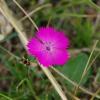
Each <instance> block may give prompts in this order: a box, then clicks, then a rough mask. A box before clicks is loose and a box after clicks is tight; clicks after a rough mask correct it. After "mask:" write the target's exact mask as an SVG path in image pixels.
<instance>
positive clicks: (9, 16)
mask: <svg viewBox="0 0 100 100" xmlns="http://www.w3.org/2000/svg"><path fill="white" fill-rule="evenodd" d="M0 11H1V12H2V14H3V15H4V16H5V17H6V18H7V20H8V21H9V22H10V23H11V24H12V26H13V27H14V28H15V29H16V31H17V32H18V36H19V38H20V40H21V42H22V44H23V46H24V48H25V49H26V50H27V48H26V44H27V42H28V41H27V38H26V36H25V32H24V29H23V27H22V24H21V23H20V22H18V21H17V20H16V19H15V18H14V17H13V15H12V12H11V10H9V8H8V7H7V5H6V3H5V1H4V0H0ZM40 67H41V68H42V70H43V71H44V73H45V74H46V76H47V77H48V78H49V80H50V82H51V83H52V85H53V86H54V88H55V90H56V91H57V92H58V93H59V95H60V97H61V98H62V100H67V97H66V96H65V94H64V92H63V91H62V89H61V87H60V85H59V84H58V82H57V81H56V80H55V78H54V77H53V75H52V74H51V72H50V71H49V70H48V69H46V68H45V67H44V66H43V65H40Z"/></svg>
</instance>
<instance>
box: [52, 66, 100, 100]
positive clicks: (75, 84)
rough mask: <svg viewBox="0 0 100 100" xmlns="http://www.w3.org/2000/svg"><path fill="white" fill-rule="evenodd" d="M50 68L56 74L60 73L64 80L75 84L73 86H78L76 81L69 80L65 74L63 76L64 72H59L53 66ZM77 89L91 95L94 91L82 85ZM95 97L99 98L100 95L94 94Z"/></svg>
mask: <svg viewBox="0 0 100 100" xmlns="http://www.w3.org/2000/svg"><path fill="white" fill-rule="evenodd" d="M52 69H53V70H54V71H55V72H56V73H57V74H58V75H60V76H61V77H62V78H64V79H65V80H67V81H68V82H69V83H71V84H72V85H73V86H75V87H77V86H78V84H77V83H75V82H74V81H72V80H70V79H69V78H68V77H67V76H65V75H64V74H62V73H61V72H59V71H58V70H57V69H55V68H53V67H52ZM79 89H80V90H81V91H83V92H84V93H87V94H89V95H91V96H93V95H94V93H92V92H90V91H88V90H87V89H85V88H83V87H82V86H79ZM95 97H96V98H98V99H100V96H99V95H97V94H96V95H95Z"/></svg>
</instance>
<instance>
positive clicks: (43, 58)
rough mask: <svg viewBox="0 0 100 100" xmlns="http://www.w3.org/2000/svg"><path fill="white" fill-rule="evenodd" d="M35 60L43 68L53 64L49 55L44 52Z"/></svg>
mask: <svg viewBox="0 0 100 100" xmlns="http://www.w3.org/2000/svg"><path fill="white" fill-rule="evenodd" d="M37 59H38V60H39V62H40V64H43V65H44V66H45V67H49V66H51V65H52V64H53V59H52V57H51V54H49V53H46V52H42V53H41V54H40V55H38V56H37Z"/></svg>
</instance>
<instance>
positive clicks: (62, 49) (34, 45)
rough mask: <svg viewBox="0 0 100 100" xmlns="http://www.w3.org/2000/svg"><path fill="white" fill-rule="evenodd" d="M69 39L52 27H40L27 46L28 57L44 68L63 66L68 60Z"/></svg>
mask: <svg viewBox="0 0 100 100" xmlns="http://www.w3.org/2000/svg"><path fill="white" fill-rule="evenodd" d="M68 46H69V39H68V37H67V36H65V34H64V33H63V32H61V31H57V30H56V29H54V28H52V27H40V28H39V30H38V31H37V32H36V34H35V36H34V37H33V38H32V39H30V40H29V42H28V44H27V48H28V52H29V54H30V55H32V56H34V57H36V59H37V60H38V61H39V63H40V64H42V65H44V66H45V67H50V66H53V65H64V64H65V63H66V62H67V61H68V59H69V57H70V56H69V52H68V51H67V48H68Z"/></svg>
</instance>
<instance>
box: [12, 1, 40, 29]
mask: <svg viewBox="0 0 100 100" xmlns="http://www.w3.org/2000/svg"><path fill="white" fill-rule="evenodd" d="M13 2H14V3H15V4H16V5H17V6H18V7H19V8H20V9H21V11H22V12H23V13H24V14H25V15H26V16H27V17H28V19H29V20H30V21H31V23H32V24H33V25H34V27H35V28H36V29H37V30H38V27H37V25H36V24H35V22H34V21H33V20H32V19H31V18H30V16H29V15H28V14H27V13H26V11H25V10H24V9H23V8H22V7H21V6H20V4H19V3H18V2H17V1H16V0H13Z"/></svg>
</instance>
